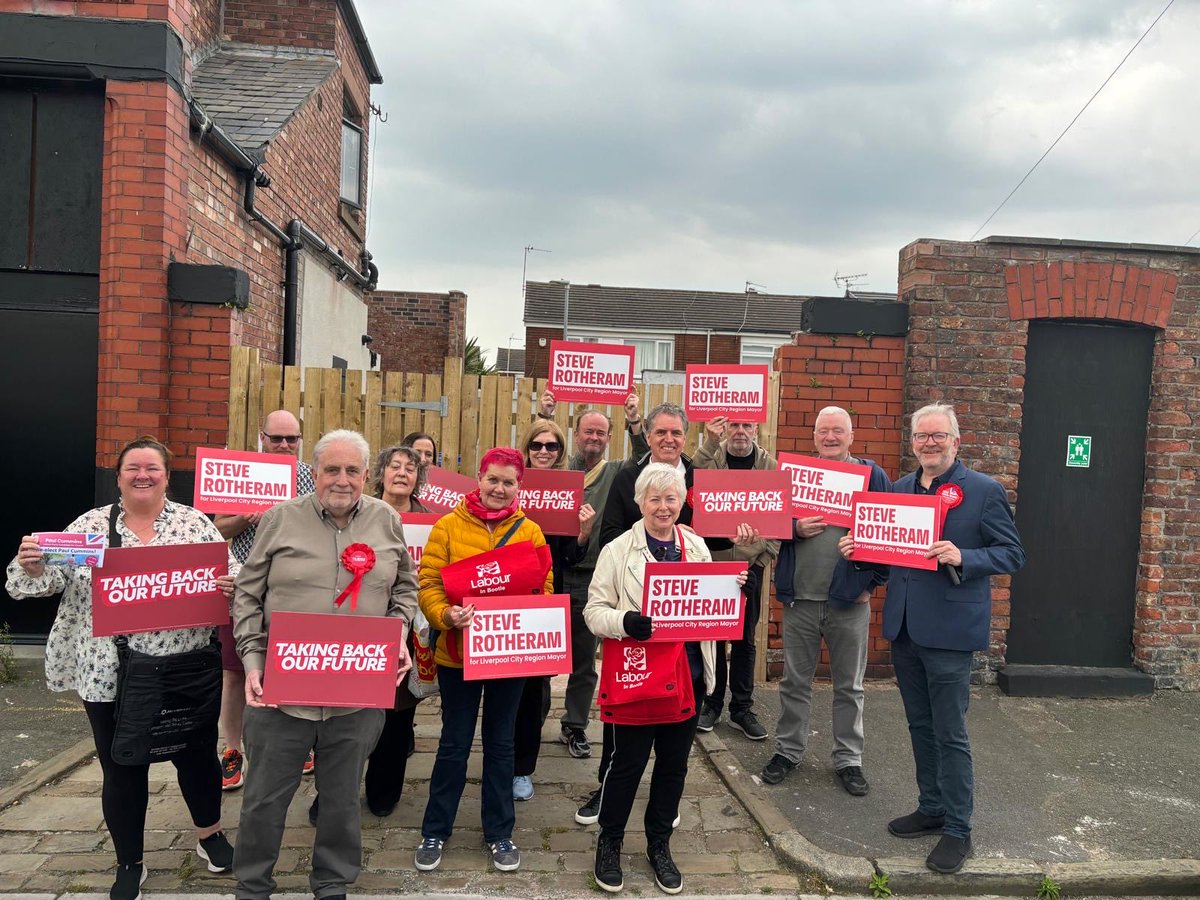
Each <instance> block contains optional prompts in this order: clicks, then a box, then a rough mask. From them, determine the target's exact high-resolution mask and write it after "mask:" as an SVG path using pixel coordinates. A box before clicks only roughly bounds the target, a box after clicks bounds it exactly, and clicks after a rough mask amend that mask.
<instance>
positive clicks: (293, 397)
mask: <svg viewBox="0 0 1200 900" xmlns="http://www.w3.org/2000/svg"><path fill="white" fill-rule="evenodd" d="M300 385H301V372H300V367H299V366H284V367H283V400H282V401H281V402H280V404H279V408H280V409H288V410H291V411H292V412H293V413H295V412H297V411H299V410H300V409H302V408H303V405H302V404H303V402H304V399H303V397H304V394H303V391H301V389H300Z"/></svg>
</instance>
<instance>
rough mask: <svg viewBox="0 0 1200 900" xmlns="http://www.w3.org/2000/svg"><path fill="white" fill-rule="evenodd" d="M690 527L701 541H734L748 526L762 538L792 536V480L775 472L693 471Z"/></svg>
mask: <svg viewBox="0 0 1200 900" xmlns="http://www.w3.org/2000/svg"><path fill="white" fill-rule="evenodd" d="M692 478H693V479H694V481H693V482H692V527H693V528H694V529H696V534H699V535H702V536H703V537H734V536H736V535H737V529H738V525H740V524H742V523H743V522H745V523H747V524H749V525H752V526H753V527H755V528H757V529H758V530H759V532H761V534H762V536H763V537H768V538H789V537H791V536H792V507H791V503H790V502H789V498H790V497H791V493H792V480H791V479H790V478H789V477H788V475H787V473H786V472H779V471H776V470H771V469H768V470H754V469H751V470H742V469H736V470H730V469H695V470H694V471H693V473H692Z"/></svg>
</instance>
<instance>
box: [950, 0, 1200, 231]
mask: <svg viewBox="0 0 1200 900" xmlns="http://www.w3.org/2000/svg"><path fill="white" fill-rule="evenodd" d="M1174 2H1175V0H1167V5H1166V6H1164V7H1163V10H1162V12H1160V13H1159V14H1158V15H1157V16H1155V18H1154V21H1153V22H1151V23H1150V27H1149V28H1147V29H1146V30H1145V31H1144V32H1142V36H1141V37H1140V38H1138V39H1137V40H1136V41H1135V42H1134V44H1133V46H1132V47H1130V48H1129V52H1128V53H1126V54H1125V55H1124V56H1123V57H1121V61H1120V62H1119V63H1117V67H1116V68H1115V69H1113V70H1112V72H1110V73H1109V76H1108V77H1107V78H1105V79H1104V83H1103V84H1101V85H1100V87H1098V88H1096V93H1094V94H1092V96H1091V97H1089V98H1088V101H1087V103H1085V104H1083V108H1082V109H1080V110H1079V112H1077V113H1075V118H1073V119H1072V120H1071V121H1070V122H1068V123H1067V127H1066V128H1064V129H1063V130H1062V134H1060V135H1059V136H1058V137H1056V138H1055V139H1054V143H1053V144H1051V145H1050V146H1049V147H1047V148H1046V152H1045V153H1043V154H1042V155H1041V156H1039V157H1038V161H1037V162H1035V163H1034V164H1033V166H1032V167H1030V169H1029V171H1028V172H1026V173H1025V175H1024V177H1022V178H1021V180H1020V181H1018V182H1017V186H1016V187H1015V188H1013V189H1012V190H1011V191H1009V192H1008V196H1007V197H1005V198H1004V199H1003V200H1001V201H1000V205H999V206H997V207H996V208H995V209H993V210H992V214H991V215H990V216H988V217H987V218H986V219H984V220H983V224H982V225H980V226H979V227H978V228H976V229H975V234H972V235H971V238H970V239H971V240H975V236H976V235H978V234H979V232H981V231H983V229H984V228H986V227H987V223H988V222H990V221H992V219H994V218H995V217H996V213H998V212H1000V210H1002V209H1004V205H1005V204H1006V203H1008V201H1009V200H1011V199H1012V196H1013V194H1015V193H1016V192H1017V191H1019V190H1020V189H1021V185H1023V184H1024V183H1025V181H1026V180H1027V179H1028V178H1029V176H1030V175H1032V174H1033V172H1034V169H1036V168H1037V167H1038V166H1040V165H1041V164H1042V160H1044V159H1045V158H1046V157H1047V156H1049V155H1050V151H1051V150H1053V149H1054V148H1055V147H1057V146H1058V142H1059V141H1061V140H1062V139H1063V138H1064V137H1066V135H1067V132H1068V131H1070V130H1071V126H1072V125H1074V124H1075V123H1076V122H1078V121H1079V117H1080V116H1082V115H1083V114H1084V112H1085V111H1086V110H1087V108H1088V107H1089V106H1091V105H1092V101H1093V100H1095V99H1096V98H1097V97H1098V96H1100V92H1101V91H1102V90H1104V88H1105V87H1107V86H1108V83H1109V82H1110V81H1112V80H1113V76H1114V75H1116V74H1117V72H1119V71H1121V66H1123V65H1125V60H1127V59H1129V57H1130V56H1132V55H1133V51H1134V50H1136V49H1137V48H1138V45H1139V44H1140V43H1141V42H1142V41H1144V40H1145V39H1146V35H1148V34H1149V33H1150V32H1151V31H1153V30H1154V26H1155V25H1157V24H1158V20H1159V19H1161V18H1162V17H1163V16H1164V15H1166V13H1167V10H1168V9H1170V8H1171V6H1172V4H1174ZM1198 233H1200V232H1198ZM1193 237H1195V235H1193Z"/></svg>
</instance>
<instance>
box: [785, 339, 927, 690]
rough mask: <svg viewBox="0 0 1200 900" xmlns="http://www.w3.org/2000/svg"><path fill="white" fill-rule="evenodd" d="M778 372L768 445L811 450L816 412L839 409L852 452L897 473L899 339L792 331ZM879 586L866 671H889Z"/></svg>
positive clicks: (824, 660) (824, 669)
mask: <svg viewBox="0 0 1200 900" xmlns="http://www.w3.org/2000/svg"><path fill="white" fill-rule="evenodd" d="M775 369H776V370H777V371H778V372H779V373H780V378H779V380H780V384H779V409H780V418H779V433H778V437H777V439H776V444H775V449H776V450H777V451H780V452H783V453H802V454H806V455H811V454H812V453H813V452H814V448H813V427H814V426H815V425H816V422H817V413H818V412H820V410H821V409H822V408H824V407H826V406H840V407H842V408H843V409H845V410H846V411H847V412H849V413H850V416H851V419H852V420H853V424H854V444H853V446H852V447H851V452H852V453H854V454H855V455H856V456H866V457H868V458H870V459H873V460H875V461H876V462H877V463H879V465H880V466H882V467H883V470H884V471H885V472H887V473H888V477H890V478H892V479H895V478H896V477H897V476H898V475H899V466H900V441H901V421H902V416H903V403H904V338H901V337H876V338H872V339H871V340H867V339H865V338H860V337H848V336H845V335H825V334H796V335H794V336H793V338H792V343H791V344H788V345H785V346H783V347H780V348H779V350H778V351H776V354H775ZM882 610H883V591H882V589H880V590H879V591H877V592H876V594H875V596H874V597H872V599H871V638H870V644H869V645H868V648H867V675H868V676H869V677H871V678H882V677H887V676H890V675H891V672H892V669H891V656H890V650H889V647H888V642H887V641H885V640H884V639H883V635H882V619H881V616H882ZM782 616H783V610H782V607H781V606H780V605H779V603H778V602H777V601H775V600H772V602H771V610H770V624H769V630H768V634H769V643H768V647H769V649H768V654H767V672H768V674H769V675H770V676H771V677H773V678H774V677H779V676H780V675H781V674H782V672H783V649H782V646H783V645H782V640H781V628H782ZM821 654H822V655H821V666H820V672H821V674H827V673H828V662H829V658H828V651H827V650H825V649H824V648H822V651H821Z"/></svg>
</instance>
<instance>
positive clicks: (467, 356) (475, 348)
mask: <svg viewBox="0 0 1200 900" xmlns="http://www.w3.org/2000/svg"><path fill="white" fill-rule="evenodd" d="M463 372H464V373H465V374H467V375H494V374H495V372H496V364H495V363H491V364H490V365H489V364H488V361H487V353H485V352H484V351H483V350H482V349H481V348H480V346H479V338H471V339H470V340H469V341H467V345H466V347H464V348H463Z"/></svg>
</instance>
